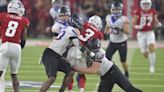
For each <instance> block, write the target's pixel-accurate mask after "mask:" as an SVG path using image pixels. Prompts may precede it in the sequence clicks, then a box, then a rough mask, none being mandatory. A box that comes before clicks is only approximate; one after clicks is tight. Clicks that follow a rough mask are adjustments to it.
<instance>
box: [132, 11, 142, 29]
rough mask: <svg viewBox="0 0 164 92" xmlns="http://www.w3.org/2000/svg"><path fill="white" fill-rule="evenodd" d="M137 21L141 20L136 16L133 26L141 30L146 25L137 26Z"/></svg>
mask: <svg viewBox="0 0 164 92" xmlns="http://www.w3.org/2000/svg"><path fill="white" fill-rule="evenodd" d="M137 20H139V16H138V15H136V14H135V15H134V16H133V19H132V26H133V28H135V29H137V30H141V29H142V28H143V26H144V25H141V24H139V25H137Z"/></svg>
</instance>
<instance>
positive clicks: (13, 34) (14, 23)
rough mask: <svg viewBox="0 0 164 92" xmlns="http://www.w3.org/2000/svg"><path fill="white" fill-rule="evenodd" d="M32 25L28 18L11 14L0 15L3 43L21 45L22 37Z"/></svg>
mask: <svg viewBox="0 0 164 92" xmlns="http://www.w3.org/2000/svg"><path fill="white" fill-rule="evenodd" d="M29 24H30V22H29V20H28V19H27V18H26V17H21V16H17V15H14V14H9V13H0V31H1V38H2V43H4V42H13V43H20V41H21V35H22V33H23V31H24V29H25V28H26V27H28V26H29Z"/></svg>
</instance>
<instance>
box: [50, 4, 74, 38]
mask: <svg viewBox="0 0 164 92" xmlns="http://www.w3.org/2000/svg"><path fill="white" fill-rule="evenodd" d="M70 16H71V12H70V9H69V8H68V7H66V6H62V7H61V8H60V9H59V10H58V17H59V20H58V22H55V23H54V24H53V26H52V27H51V31H52V32H53V34H54V36H57V35H58V33H59V32H60V29H61V28H64V27H65V26H69V25H70V24H69V19H70Z"/></svg>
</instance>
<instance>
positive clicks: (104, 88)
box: [97, 67, 115, 92]
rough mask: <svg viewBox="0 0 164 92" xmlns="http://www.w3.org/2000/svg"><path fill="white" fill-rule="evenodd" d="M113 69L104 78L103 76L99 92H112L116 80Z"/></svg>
mask: <svg viewBox="0 0 164 92" xmlns="http://www.w3.org/2000/svg"><path fill="white" fill-rule="evenodd" d="M114 78H115V76H114V73H113V67H112V68H111V69H110V70H109V71H108V72H107V73H106V74H105V75H103V76H101V80H100V84H99V87H98V91H97V92H112V89H113V86H114V83H115V80H114Z"/></svg>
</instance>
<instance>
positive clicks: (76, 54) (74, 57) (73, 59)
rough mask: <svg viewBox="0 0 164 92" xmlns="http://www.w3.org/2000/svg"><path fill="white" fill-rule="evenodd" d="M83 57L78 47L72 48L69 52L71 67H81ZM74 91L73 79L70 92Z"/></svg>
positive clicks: (68, 58) (69, 88)
mask: <svg viewBox="0 0 164 92" xmlns="http://www.w3.org/2000/svg"><path fill="white" fill-rule="evenodd" d="M81 55H82V53H81V51H80V50H79V49H77V48H76V47H74V46H72V47H71V48H70V49H69V50H68V52H67V60H68V62H69V63H70V64H71V66H72V65H75V64H76V65H79V63H80V61H79V59H81V57H82V56H81ZM85 62H86V61H85ZM72 89H73V78H72V79H71V82H70V83H69V85H68V91H69V92H72Z"/></svg>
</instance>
